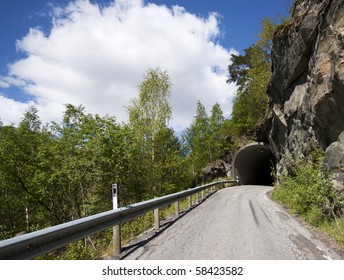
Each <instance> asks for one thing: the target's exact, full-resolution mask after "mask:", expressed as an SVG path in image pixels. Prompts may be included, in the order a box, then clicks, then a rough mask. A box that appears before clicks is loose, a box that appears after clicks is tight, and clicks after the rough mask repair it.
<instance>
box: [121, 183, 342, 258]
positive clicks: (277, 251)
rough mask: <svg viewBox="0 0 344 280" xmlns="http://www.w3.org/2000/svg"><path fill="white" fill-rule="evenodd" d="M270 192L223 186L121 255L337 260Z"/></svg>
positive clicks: (266, 189) (261, 187)
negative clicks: (146, 241) (151, 236)
mask: <svg viewBox="0 0 344 280" xmlns="http://www.w3.org/2000/svg"><path fill="white" fill-rule="evenodd" d="M270 190H271V187H266V186H239V187H232V188H227V189H222V190H220V191H218V192H216V193H215V194H214V195H212V196H211V197H209V198H208V199H207V200H206V201H204V202H203V203H202V204H200V205H199V206H198V207H196V208H195V209H193V210H192V211H190V212H189V213H187V214H186V215H185V216H184V217H182V218H181V219H179V220H177V221H176V222H175V223H174V224H173V225H172V226H171V227H169V228H168V229H166V230H165V231H164V232H162V233H161V234H160V235H158V236H157V237H156V238H153V239H152V240H151V241H150V242H148V243H147V244H145V245H144V246H142V247H139V248H138V249H136V250H135V251H133V252H132V253H131V254H130V255H128V256H127V257H126V258H125V259H143V260H145V259H146V260H158V259H160V260H173V259H176V260H184V259H185V260H187V259H196V260H197V259H207V260H211V259H213V260H216V259H236V260H297V259H340V256H339V255H337V254H336V253H335V252H333V251H331V250H330V249H328V248H327V247H326V246H325V245H324V244H323V243H322V242H320V241H319V240H316V239H315V238H314V237H313V236H312V234H311V233H310V232H309V231H308V230H307V229H306V228H304V227H303V226H302V225H300V224H299V223H298V222H297V220H296V219H294V218H293V217H292V216H290V215H289V214H288V213H287V212H286V211H285V210H284V209H283V208H282V207H281V206H279V205H278V204H276V203H275V202H273V201H271V199H270V198H269V197H268V194H267V193H268V192H269V191H270Z"/></svg>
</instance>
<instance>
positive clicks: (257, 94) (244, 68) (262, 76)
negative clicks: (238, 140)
mask: <svg viewBox="0 0 344 280" xmlns="http://www.w3.org/2000/svg"><path fill="white" fill-rule="evenodd" d="M275 26H276V25H275V23H274V22H272V21H271V20H269V19H263V21H262V26H261V32H260V34H259V35H258V37H259V40H258V41H257V43H256V44H254V45H252V46H251V47H249V48H247V49H245V54H244V55H232V57H231V64H230V65H229V66H228V72H229V78H228V80H227V82H228V83H232V82H234V83H236V84H237V86H238V92H237V96H236V98H235V99H234V102H233V109H232V119H231V123H232V131H233V133H235V134H237V135H244V134H250V133H251V132H252V131H253V130H254V129H255V128H256V127H257V125H259V123H260V121H261V120H262V118H263V117H264V116H265V114H266V110H267V108H268V97H267V95H266V90H267V87H268V83H269V79H270V75H271V48H272V38H273V33H274V30H275Z"/></svg>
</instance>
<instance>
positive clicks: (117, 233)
mask: <svg viewBox="0 0 344 280" xmlns="http://www.w3.org/2000/svg"><path fill="white" fill-rule="evenodd" d="M111 193H112V209H113V210H116V209H117V208H118V188H117V184H112V189H111ZM113 246H114V253H115V256H119V254H120V253H121V225H116V226H114V227H113Z"/></svg>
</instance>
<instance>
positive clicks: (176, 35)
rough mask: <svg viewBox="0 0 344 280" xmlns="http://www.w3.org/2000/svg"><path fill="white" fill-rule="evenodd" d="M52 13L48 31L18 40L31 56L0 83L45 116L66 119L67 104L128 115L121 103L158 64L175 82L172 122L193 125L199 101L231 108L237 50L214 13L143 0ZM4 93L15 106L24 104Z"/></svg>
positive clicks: (33, 32) (127, 100)
mask: <svg viewBox="0 0 344 280" xmlns="http://www.w3.org/2000/svg"><path fill="white" fill-rule="evenodd" d="M54 11H55V12H54V14H53V18H52V22H53V26H52V29H51V30H50V32H49V34H44V33H43V31H41V30H40V29H39V28H32V29H30V31H29V33H28V34H27V35H26V36H25V37H24V38H23V39H21V40H19V41H18V42H17V48H18V50H20V51H22V52H24V53H26V54H27V57H26V58H24V59H21V60H19V61H16V62H14V63H13V64H12V65H10V68H9V69H10V70H9V76H8V77H6V79H3V82H2V83H1V84H0V86H1V85H2V86H7V85H8V84H11V85H16V86H20V87H21V88H22V89H23V90H24V91H25V92H26V93H28V94H29V95H31V96H32V97H33V99H34V101H35V103H36V104H37V107H38V108H39V110H40V116H41V118H42V120H43V122H48V121H50V120H55V121H56V120H59V119H61V118H62V112H63V109H64V107H63V104H66V103H72V104H74V105H77V106H78V105H80V104H82V105H83V106H84V107H85V108H86V111H87V112H89V113H98V114H100V115H105V114H109V115H114V116H116V118H117V120H118V121H126V119H127V116H126V111H125V109H124V108H123V107H124V106H127V105H129V104H130V99H131V98H133V97H136V96H137V94H138V87H137V86H138V84H139V83H140V82H141V81H142V77H143V74H144V73H145V72H146V71H147V70H148V69H149V68H155V67H161V68H163V69H166V70H167V72H168V74H169V75H170V78H171V80H172V83H173V88H172V98H171V101H172V106H173V118H174V119H173V121H172V125H173V126H174V127H178V128H183V127H186V126H188V125H189V124H190V122H191V121H192V119H193V116H194V114H195V110H196V103H197V101H198V100H200V101H201V102H202V103H203V104H204V105H205V106H206V108H207V109H208V110H210V108H211V107H212V105H213V104H214V103H215V102H219V103H220V105H221V107H222V109H223V111H224V113H225V114H227V115H228V114H229V113H230V110H231V99H232V97H233V96H234V92H235V89H234V86H229V85H228V84H226V82H225V81H226V71H227V70H226V69H227V66H228V62H229V58H230V54H231V53H233V52H235V51H234V50H227V49H225V48H223V47H222V46H221V45H219V44H216V43H215V42H214V40H215V39H216V38H217V36H218V35H219V34H220V30H219V25H218V20H217V15H216V14H209V16H208V18H200V17H197V16H195V15H193V14H190V13H188V12H187V11H185V10H184V9H183V8H182V7H178V6H175V7H173V8H172V9H169V8H167V7H166V6H157V5H155V4H144V3H143V2H142V1H139V0H135V1H132V0H117V1H115V2H113V3H112V4H111V5H110V6H107V7H99V6H98V5H96V4H92V3H90V2H89V1H76V2H73V3H70V4H69V5H68V6H67V7H65V8H61V7H59V8H56V9H54ZM212 69H216V71H214V70H212ZM1 98H2V99H1V100H0V101H1V102H4V101H5V102H7V103H11V102H12V105H13V106H15V105H17V107H16V110H17V111H20V110H24V108H26V107H27V106H26V105H25V104H22V103H20V102H15V101H13V100H12V101H11V100H8V99H7V100H6V98H5V97H1ZM24 105H25V106H26V107H25V106H24ZM7 113H8V112H6V111H1V117H2V119H3V120H4V119H6V118H7V119H11V120H12V121H14V117H13V118H12V117H11V118H9V117H8V116H7ZM4 116H5V117H4Z"/></svg>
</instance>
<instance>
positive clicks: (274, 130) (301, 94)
mask: <svg viewBox="0 0 344 280" xmlns="http://www.w3.org/2000/svg"><path fill="white" fill-rule="evenodd" d="M268 95H269V97H270V109H271V112H270V117H269V118H267V121H266V123H265V124H264V126H262V127H264V129H265V133H264V134H265V139H268V141H269V143H270V145H271V147H272V151H273V153H274V155H275V157H276V161H277V171H278V172H281V171H282V170H288V171H289V172H292V161H293V160H294V159H297V158H301V157H307V155H309V153H310V152H311V151H312V150H313V149H314V147H320V148H321V149H323V150H324V151H326V158H325V161H326V162H327V163H328V165H329V166H330V168H331V169H332V171H333V173H334V174H335V179H336V186H337V187H338V188H343V185H344V184H343V181H344V173H343V171H344V133H343V134H342V135H341V133H342V132H343V131H344V1H343V0H296V1H295V3H294V5H293V8H292V17H291V19H290V20H289V21H287V22H285V23H284V24H281V25H280V26H279V27H278V29H277V31H276V33H275V36H274V39H273V51H272V77H271V80H270V84H269V87H268ZM340 136H341V137H340ZM282 155H283V156H282Z"/></svg>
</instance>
